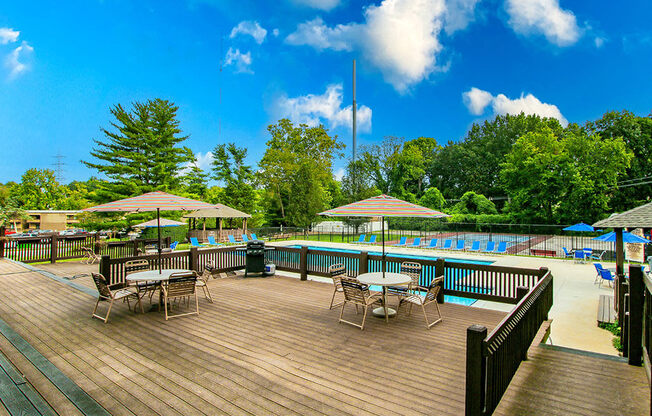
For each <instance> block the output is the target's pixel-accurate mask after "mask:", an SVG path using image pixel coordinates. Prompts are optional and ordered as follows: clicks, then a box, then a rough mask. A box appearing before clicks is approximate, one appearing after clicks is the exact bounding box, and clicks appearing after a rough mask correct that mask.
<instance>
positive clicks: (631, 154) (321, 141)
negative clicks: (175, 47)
mask: <svg viewBox="0 0 652 416" xmlns="http://www.w3.org/2000/svg"><path fill="white" fill-rule="evenodd" d="M177 110H178V107H176V106H175V105H174V103H171V102H169V101H166V100H161V99H154V100H149V101H146V102H143V103H138V102H136V103H134V104H133V105H132V107H131V108H129V109H126V108H124V107H122V106H121V105H119V104H118V105H116V106H114V107H113V108H111V109H110V111H111V114H112V116H113V121H112V122H111V125H110V126H108V127H107V128H103V129H101V137H100V138H98V139H95V140H94V143H95V145H94V147H93V149H92V150H91V152H90V154H89V156H88V158H87V159H86V160H84V161H82V163H84V164H85V165H86V166H88V167H89V168H91V169H93V170H95V171H96V172H97V176H94V177H92V178H90V179H88V180H87V181H83V182H79V181H75V182H71V183H68V184H60V183H58V182H57V180H56V178H55V175H54V172H53V171H51V170H48V169H36V168H31V169H28V170H27V171H25V173H24V174H23V175H22V177H21V178H20V181H16V182H8V183H6V184H2V185H0V222H8V221H11V220H12V218H13V219H15V218H16V217H20V216H21V215H24V214H23V213H22V212H23V210H30V209H81V208H84V207H87V206H91V205H95V204H99V203H104V202H109V201H112V200H116V199H121V198H125V197H129V196H134V195H139V194H142V193H144V192H149V191H153V190H162V191H166V192H171V193H174V194H177V195H182V196H187V197H190V198H195V199H200V200H204V201H207V202H211V203H218V202H219V203H223V204H226V205H229V206H232V207H234V208H236V209H239V210H242V211H245V212H248V213H251V214H252V215H253V218H252V221H251V222H250V225H251V226H252V227H257V226H278V225H281V224H282V225H285V226H299V227H308V226H309V225H310V224H311V223H313V222H314V221H316V220H318V219H319V220H321V218H318V217H317V216H316V214H317V213H318V212H320V211H322V210H325V209H328V208H331V207H334V206H339V205H342V204H345V203H349V202H353V201H356V200H359V199H363V198H367V197H370V196H373V195H378V194H380V193H386V194H389V195H393V196H396V197H398V198H401V199H405V200H407V201H411V202H414V203H419V204H421V205H424V206H428V207H431V208H435V209H438V210H442V211H444V212H447V213H449V214H452V217H451V218H450V220H452V221H471V222H475V221H482V222H510V223H522V224H571V223H575V222H579V221H584V222H588V223H591V222H593V221H596V220H598V219H600V218H603V217H605V216H607V215H609V214H610V213H612V212H614V211H624V210H627V209H631V208H633V207H635V206H638V205H640V204H642V203H644V202H646V201H648V200H649V197H650V195H652V192H651V191H652V180H651V179H652V152H650V151H649V149H651V148H652V117H651V116H650V115H648V116H646V117H641V116H637V115H634V114H632V113H631V112H629V111H620V112H615V111H613V112H607V113H605V114H604V115H603V116H602V117H601V118H600V119H598V120H595V121H588V122H586V123H585V124H584V125H578V124H573V123H571V124H569V125H568V126H567V127H566V128H564V127H562V126H561V125H560V124H559V122H558V121H557V120H555V119H549V118H541V117H538V116H535V115H524V114H520V115H514V116H512V115H505V116H497V117H495V118H494V119H493V120H487V121H484V122H482V123H476V124H473V126H472V127H471V128H470V130H469V131H468V132H467V134H466V135H465V136H464V137H462V138H461V139H460V140H455V141H449V142H448V143H442V142H441V141H440V140H439V139H438V138H431V137H418V138H413V139H407V138H399V137H385V138H384V139H383V140H382V141H379V142H378V144H374V145H369V146H363V147H361V148H360V149H358V155H359V157H358V160H356V161H351V160H349V161H348V163H347V166H346V171H345V174H344V176H343V178H341V180H336V179H335V178H334V176H333V162H334V161H335V160H338V159H340V158H342V157H344V153H345V151H346V147H345V145H344V143H343V142H342V141H341V140H340V138H339V137H337V135H332V134H331V133H329V131H328V129H326V128H325V127H324V126H322V125H320V126H316V127H311V126H307V125H295V124H293V123H292V122H290V121H289V120H287V119H282V120H279V121H278V122H277V123H276V124H272V125H270V126H269V127H268V129H267V130H268V133H269V137H268V140H267V143H266V150H265V153H264V155H263V156H262V158H261V159H260V160H259V161H258V162H257V163H256V164H255V165H250V164H248V163H247V153H248V149H246V148H244V147H239V146H237V145H236V143H237V142H238V138H233V141H232V142H230V143H226V144H216V145H215V147H214V149H213V152H212V153H213V159H214V160H213V163H212V166H211V169H210V170H208V171H204V170H202V169H201V168H200V167H199V166H198V165H197V161H196V159H195V156H194V153H193V151H192V150H191V149H190V148H188V147H186V146H184V142H185V141H186V140H187V138H188V135H185V134H184V132H183V129H182V127H181V126H180V123H179V121H178V120H177V117H176V113H177ZM349 153H350V152H349ZM209 180H213V181H214V183H215V182H217V183H218V184H219V185H218V186H209ZM142 217H143V214H139V219H141V218H142ZM86 221H87V222H86V224H87V225H88V226H89V227H92V226H95V227H102V226H106V223H107V221H108V222H112V221H113V222H114V221H124V219H123V218H121V216H120V215H118V216H116V215H113V216H110V215H109V216H108V217H98V216H90V215H89V216H88V217H87V218H86ZM0 225H2V224H0ZM124 225H128V223H125V224H124Z"/></svg>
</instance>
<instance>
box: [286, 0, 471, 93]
mask: <svg viewBox="0 0 652 416" xmlns="http://www.w3.org/2000/svg"><path fill="white" fill-rule="evenodd" d="M445 12H446V6H445V2H444V0H383V1H382V2H381V4H380V5H378V6H375V5H371V6H368V7H367V8H366V9H365V10H364V16H365V22H364V23H348V24H338V25H336V26H334V27H328V26H327V25H326V24H324V21H323V20H322V19H321V18H316V19H313V20H311V21H307V22H305V23H301V24H300V25H299V26H298V27H297V30H296V31H295V32H294V33H292V34H290V35H289V36H288V37H287V38H286V42H287V43H289V44H292V45H308V46H312V47H313V48H315V49H318V50H322V49H333V50H336V51H353V50H356V51H359V52H361V53H362V55H363V57H364V59H365V60H366V61H367V62H369V63H371V64H372V65H374V66H376V67H377V68H378V69H380V71H381V73H382V74H383V77H384V78H385V80H386V81H387V82H389V83H390V84H392V85H393V86H394V88H395V89H396V90H397V91H399V92H400V93H405V92H407V91H408V90H409V88H410V87H411V86H412V85H415V84H417V83H419V82H421V81H422V80H424V79H426V78H427V77H428V76H429V75H430V74H431V73H432V72H433V71H435V70H442V69H443V68H442V67H438V66H437V62H436V55H437V53H439V52H440V51H441V50H442V45H441V44H440V42H439V39H438V37H439V33H440V32H441V29H442V27H443V25H444V19H445ZM457 26H458V27H459V26H460V24H457Z"/></svg>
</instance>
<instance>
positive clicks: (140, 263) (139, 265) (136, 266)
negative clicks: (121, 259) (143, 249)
mask: <svg viewBox="0 0 652 416" xmlns="http://www.w3.org/2000/svg"><path fill="white" fill-rule="evenodd" d="M143 270H149V261H147V260H129V261H128V262H125V275H130V274H131V273H135V272H140V271H143Z"/></svg>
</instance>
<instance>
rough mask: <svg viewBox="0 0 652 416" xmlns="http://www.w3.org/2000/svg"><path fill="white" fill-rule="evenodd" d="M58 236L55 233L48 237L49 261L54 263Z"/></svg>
mask: <svg viewBox="0 0 652 416" xmlns="http://www.w3.org/2000/svg"><path fill="white" fill-rule="evenodd" d="M57 237H58V236H57V235H56V234H52V236H51V237H50V263H56V262H57V250H58V247H57V244H58V241H57V240H58V238H57Z"/></svg>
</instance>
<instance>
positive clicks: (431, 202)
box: [419, 187, 446, 211]
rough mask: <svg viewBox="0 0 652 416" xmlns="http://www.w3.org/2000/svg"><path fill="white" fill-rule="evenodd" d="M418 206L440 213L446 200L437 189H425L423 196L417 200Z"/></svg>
mask: <svg viewBox="0 0 652 416" xmlns="http://www.w3.org/2000/svg"><path fill="white" fill-rule="evenodd" d="M419 205H422V206H424V207H428V208H432V209H435V210H438V211H441V210H443V209H444V205H446V200H445V199H444V196H443V195H442V194H441V192H440V191H439V189H437V188H435V187H431V188H428V189H426V192H424V193H423V196H422V197H421V198H419Z"/></svg>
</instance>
